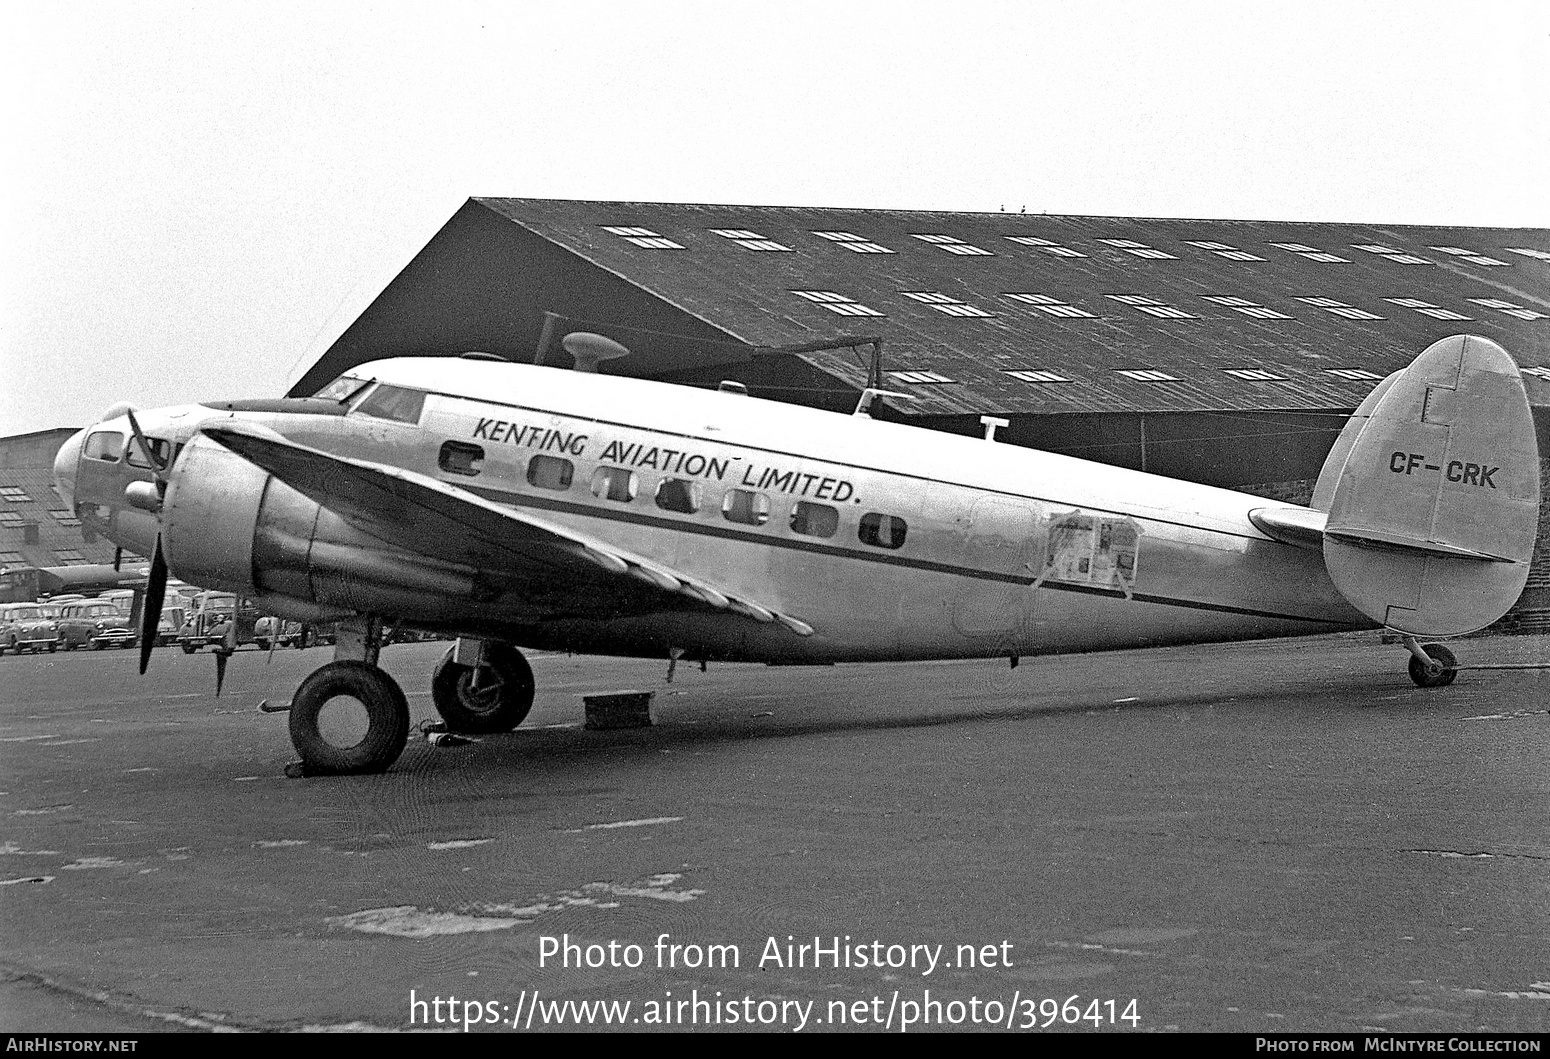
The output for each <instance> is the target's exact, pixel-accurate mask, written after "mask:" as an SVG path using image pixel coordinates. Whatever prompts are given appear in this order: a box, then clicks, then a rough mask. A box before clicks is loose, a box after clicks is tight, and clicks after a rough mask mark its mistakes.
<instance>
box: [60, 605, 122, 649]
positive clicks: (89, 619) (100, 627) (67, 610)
mask: <svg viewBox="0 0 1550 1059" xmlns="http://www.w3.org/2000/svg"><path fill="white" fill-rule="evenodd" d="M138 639H139V634H138V633H136V631H135V630H134V628H133V627H131V626H130V624H129V615H128V614H126V613H124V612H123V611H122V610H120V609H119V607H118V605H117V604H116V603H115V602H114V601H113V600H111V599H82V600H77V601H76V602H74V603H66V604H64V605H63V606H62V607H61V608H60V611H59V643H60V645H61V646H62V647H64V649H65V650H67V651H71V650H74V649H75V648H77V647H91V648H92V649H93V650H97V651H100V650H102V649H103V648H104V647H133V646H134V645H135V642H136V641H137V640H138Z"/></svg>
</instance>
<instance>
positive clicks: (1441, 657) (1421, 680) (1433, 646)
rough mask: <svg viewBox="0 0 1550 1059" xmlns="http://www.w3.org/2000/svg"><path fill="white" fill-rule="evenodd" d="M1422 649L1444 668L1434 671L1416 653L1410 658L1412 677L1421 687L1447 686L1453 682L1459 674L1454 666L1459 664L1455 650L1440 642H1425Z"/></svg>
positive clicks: (1417, 685)
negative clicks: (1422, 662)
mask: <svg viewBox="0 0 1550 1059" xmlns="http://www.w3.org/2000/svg"><path fill="white" fill-rule="evenodd" d="M1421 650H1423V651H1425V652H1426V654H1427V656H1428V657H1430V658H1431V659H1432V660H1433V661H1435V662H1437V663H1438V664H1439V665H1441V666H1442V667H1443V668H1442V670H1441V671H1440V672H1433V671H1431V670H1430V669H1429V668H1428V667H1426V666H1424V665H1422V664H1421V660H1420V659H1419V658H1416V657H1415V656H1414V655H1412V656H1411V658H1410V679H1411V680H1413V681H1415V683H1416V687H1420V688H1445V687H1447V686H1448V685H1449V684H1451V683H1453V678H1454V677H1456V676H1458V670H1456V669H1454V668H1453V667H1454V666H1456V665H1458V659H1456V658H1454V657H1453V652H1452V651H1450V650H1448V649H1447V648H1446V647H1444V646H1443V645H1442V644H1440V643H1429V644H1423V645H1422V646H1421Z"/></svg>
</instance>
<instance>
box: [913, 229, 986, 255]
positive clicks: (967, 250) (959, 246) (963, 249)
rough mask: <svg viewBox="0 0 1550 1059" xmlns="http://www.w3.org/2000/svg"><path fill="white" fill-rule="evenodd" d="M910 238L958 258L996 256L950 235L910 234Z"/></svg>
mask: <svg viewBox="0 0 1550 1059" xmlns="http://www.w3.org/2000/svg"><path fill="white" fill-rule="evenodd" d="M910 235H911V237H912V238H915V239H919V240H920V241H921V242H923V243H930V244H931V245H932V246H939V247H941V248H942V249H943V250H946V251H947V252H948V253H949V254H957V255H958V256H959V257H995V256H996V255H995V254H993V253H991V252H990V251H989V250H986V249H985V248H984V247H980V246H975V245H974V244H973V243H966V242H964V241H963V240H962V239H955V238H953V237H952V236H950V235H917V234H916V233H914V232H911V233H910Z"/></svg>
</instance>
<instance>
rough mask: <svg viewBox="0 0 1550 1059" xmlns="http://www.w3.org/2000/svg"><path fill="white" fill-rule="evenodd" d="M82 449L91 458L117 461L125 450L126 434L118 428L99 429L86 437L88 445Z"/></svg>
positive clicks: (110, 461)
mask: <svg viewBox="0 0 1550 1059" xmlns="http://www.w3.org/2000/svg"><path fill="white" fill-rule="evenodd" d="M81 451H82V455H84V456H85V457H86V458H87V459H89V460H103V461H105V462H107V463H117V462H118V458H119V455H120V454H121V453H122V452H123V451H124V435H122V434H120V433H119V432H118V431H116V430H99V431H97V432H96V433H95V434H91V435H89V436H88V437H87V438H86V447H85V448H84V449H83V450H81Z"/></svg>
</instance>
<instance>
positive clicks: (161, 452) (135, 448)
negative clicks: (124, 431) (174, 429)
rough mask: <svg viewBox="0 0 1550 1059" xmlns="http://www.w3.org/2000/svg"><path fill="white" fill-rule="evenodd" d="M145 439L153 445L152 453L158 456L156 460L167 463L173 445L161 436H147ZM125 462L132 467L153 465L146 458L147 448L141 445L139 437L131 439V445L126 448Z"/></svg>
mask: <svg viewBox="0 0 1550 1059" xmlns="http://www.w3.org/2000/svg"><path fill="white" fill-rule="evenodd" d="M145 441H146V444H148V445H149V446H150V447H151V454H152V455H153V456H155V457H156V462H157V463H160V464H166V462H167V453H168V452H169V451H170V450H171V448H172V446H171V445H170V444H168V443H167V442H166V441H164V440H162V439H161V438H146V439H145ZM124 462H125V463H127V464H129V466H131V467H150V466H151V465H150V464H149V463H148V462H147V461H146V459H145V450H144V449H142V448H141V447H140V441H139V439H138V438H136V439H135V440H133V441H131V442H130V443H129V447H128V448H127V449H125V450H124Z"/></svg>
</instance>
